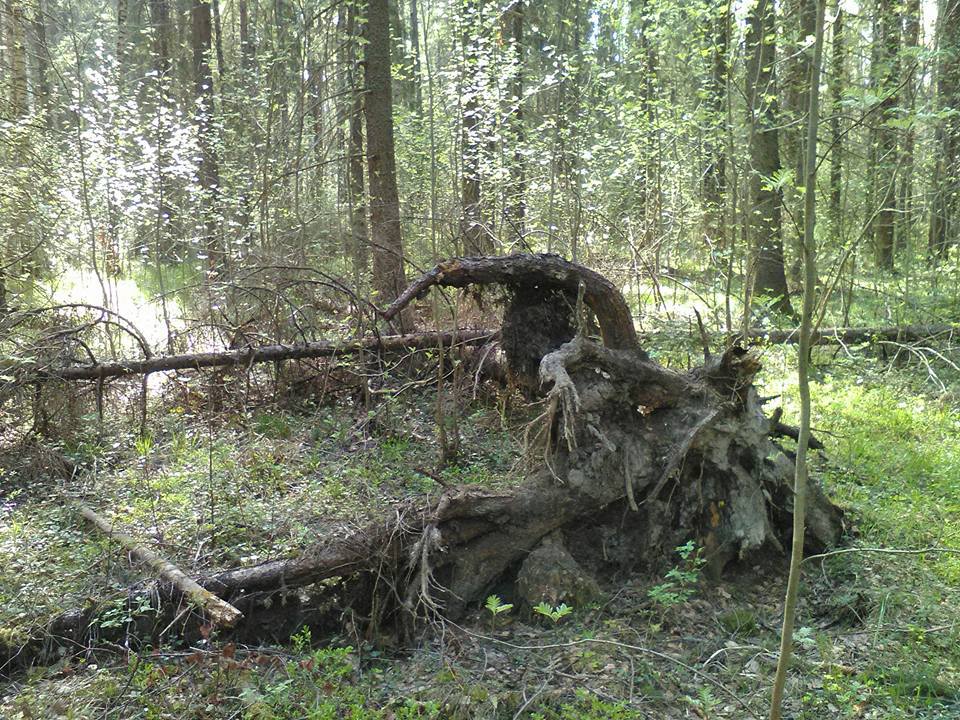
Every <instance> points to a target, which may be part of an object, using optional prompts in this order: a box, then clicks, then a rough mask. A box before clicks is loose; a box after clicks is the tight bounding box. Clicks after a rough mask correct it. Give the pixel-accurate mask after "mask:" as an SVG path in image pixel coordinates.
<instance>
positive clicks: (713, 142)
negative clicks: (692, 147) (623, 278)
mask: <svg viewBox="0 0 960 720" xmlns="http://www.w3.org/2000/svg"><path fill="white" fill-rule="evenodd" d="M729 26H730V19H729V17H728V11H727V9H726V8H724V11H723V12H720V13H717V17H716V19H715V20H714V27H713V48H712V54H713V62H712V68H711V73H710V80H709V83H708V85H707V93H708V99H707V103H708V106H709V108H710V113H711V117H710V125H711V127H712V128H714V132H713V133H712V134H711V135H710V137H709V140H708V141H707V167H706V170H705V171H704V173H703V187H702V193H703V213H704V223H703V229H704V234H705V235H706V238H707V240H708V241H709V242H710V243H711V244H713V245H719V246H720V247H723V246H724V245H725V244H726V243H725V236H726V232H725V225H724V222H723V212H724V200H725V195H726V191H727V177H726V161H727V157H726V153H725V152H724V149H723V128H724V125H725V120H726V118H725V117H724V102H725V101H724V95H725V93H726V89H727V73H728V72H729V68H728V67H727V52H728V47H727V46H728V31H729Z"/></svg>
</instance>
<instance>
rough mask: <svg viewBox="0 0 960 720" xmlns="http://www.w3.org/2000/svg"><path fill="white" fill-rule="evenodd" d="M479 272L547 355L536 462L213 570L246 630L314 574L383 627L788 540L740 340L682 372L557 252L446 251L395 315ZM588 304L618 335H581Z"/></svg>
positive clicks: (770, 448) (326, 589) (587, 274)
mask: <svg viewBox="0 0 960 720" xmlns="http://www.w3.org/2000/svg"><path fill="white" fill-rule="evenodd" d="M471 284H500V285H502V286H504V287H505V288H506V289H507V291H508V298H509V301H508V307H507V309H506V312H505V325H506V326H507V327H505V328H504V332H503V343H504V346H505V347H504V350H505V355H506V357H507V361H508V363H509V364H510V367H511V370H512V372H514V373H515V374H517V375H521V376H523V375H527V376H529V374H530V372H531V364H532V363H534V364H535V366H536V367H537V368H538V382H536V383H530V382H529V377H528V378H527V380H528V386H529V387H530V388H532V389H534V390H536V389H539V392H540V393H541V396H542V401H543V406H544V411H543V413H542V415H541V417H540V418H539V419H538V420H537V421H535V427H532V429H531V436H533V440H532V441H531V450H530V452H531V453H533V454H534V455H533V458H534V459H536V460H537V461H538V463H537V464H538V467H536V469H534V470H533V471H532V472H531V473H530V474H529V476H528V477H527V478H526V479H525V481H524V482H522V483H521V484H520V485H518V486H517V487H515V488H512V489H508V490H504V489H498V490H485V489H478V488H475V487H469V488H465V487H460V488H448V489H446V490H445V492H444V493H443V495H442V496H441V497H440V499H439V500H438V501H436V502H435V503H433V504H430V505H429V506H426V507H424V506H423V504H422V503H421V504H419V505H418V504H416V503H411V504H409V505H407V506H405V507H403V508H397V509H394V510H392V511H391V512H390V513H388V514H387V515H386V516H385V517H384V519H383V520H382V521H380V522H376V523H373V524H372V525H370V526H368V527H366V528H364V529H362V530H360V531H355V532H350V533H341V534H340V535H339V536H338V537H335V538H330V539H329V540H328V541H326V542H324V543H323V545H322V546H320V547H318V548H317V549H316V551H315V552H313V553H310V554H307V555H304V556H303V557H300V558H296V559H291V560H278V561H273V562H268V563H264V564H262V565H258V566H255V567H251V568H242V569H237V570H231V571H227V572H223V573H220V574H218V575H216V576H211V577H207V578H201V579H200V582H201V584H203V585H204V586H205V587H206V588H207V589H209V590H211V591H212V592H215V593H217V594H218V595H219V596H220V597H222V598H224V599H225V600H227V601H228V602H230V603H231V604H233V605H234V606H236V607H237V608H238V609H239V610H240V611H241V612H243V613H244V615H245V616H246V619H245V620H244V621H242V622H241V624H240V626H238V629H237V631H238V632H240V633H243V632H244V625H245V624H255V623H256V622H258V620H257V617H258V615H257V612H256V607H257V606H258V604H261V605H262V604H263V603H262V601H263V600H264V598H269V596H270V595H271V593H274V594H275V593H277V592H289V591H290V590H292V589H294V588H305V587H306V586H313V588H314V590H315V592H316V595H317V597H318V598H320V601H321V602H323V603H326V605H325V606H326V607H328V608H329V612H328V615H330V616H333V615H336V616H338V617H343V616H344V610H347V609H349V610H350V611H351V612H350V613H349V614H350V616H351V617H353V618H359V619H360V620H361V621H363V622H367V623H369V624H370V625H372V626H374V627H383V626H385V625H387V624H390V623H393V624H400V625H403V624H408V623H409V621H410V620H411V619H416V618H419V617H423V616H424V615H427V614H430V613H432V612H439V613H442V614H444V615H446V616H447V617H450V618H456V617H458V616H461V615H462V614H463V613H464V612H465V611H466V610H467V608H468V607H470V606H471V604H474V603H477V602H479V601H482V599H483V598H484V597H485V596H486V594H488V593H489V592H490V591H491V590H492V589H493V588H495V587H496V588H501V587H503V586H504V584H506V583H511V582H515V581H516V580H517V578H518V576H519V578H520V582H519V583H518V585H519V586H520V588H519V590H520V592H521V594H525V595H526V597H523V598H522V599H525V600H526V601H528V602H531V603H533V602H536V601H537V600H538V597H537V596H538V595H539V596H543V597H542V599H546V600H549V601H550V602H551V603H555V602H559V601H563V600H567V601H570V600H574V601H576V600H578V599H579V600H582V599H583V598H584V597H585V596H590V595H593V594H595V591H596V589H597V587H598V586H597V583H596V580H597V579H609V578H611V577H615V576H618V575H619V576H621V577H622V576H623V575H624V574H625V573H628V572H631V571H634V570H638V569H639V570H642V569H649V568H651V567H655V566H656V565H658V564H659V563H660V562H662V561H663V560H664V559H665V558H668V557H669V556H670V555H671V554H672V552H673V549H674V548H675V547H676V546H677V545H679V544H682V543H683V542H685V541H687V540H690V539H693V540H695V541H696V542H697V543H698V544H699V545H700V546H701V547H702V548H703V549H704V552H705V557H706V560H707V561H708V563H709V566H710V567H711V568H712V570H713V572H714V573H715V574H719V573H721V572H722V571H723V570H724V568H725V567H726V566H727V565H728V564H729V563H730V562H731V561H732V560H736V559H738V558H745V557H748V556H749V557H751V559H753V558H755V557H756V553H757V552H759V551H772V552H775V553H783V549H784V548H785V547H787V546H788V545H789V538H790V532H791V511H792V490H791V488H792V483H793V475H794V462H793V460H792V456H791V454H789V453H788V451H786V450H785V449H783V448H781V447H780V445H779V444H778V443H777V442H776V441H775V440H774V439H772V437H771V436H773V435H783V434H784V433H783V427H784V426H783V424H782V423H780V421H779V417H774V418H768V417H767V416H766V415H765V414H764V412H763V409H762V404H761V402H760V399H759V397H758V394H757V392H756V390H755V388H754V386H753V384H752V381H753V378H754V376H755V374H756V373H757V371H758V370H759V369H760V365H759V363H758V362H757V360H756V359H755V358H754V356H753V355H751V354H750V353H749V352H747V351H745V350H743V349H741V348H739V347H732V348H729V349H728V350H726V352H724V353H722V354H720V355H716V356H713V357H712V358H709V359H708V360H707V361H706V362H705V364H704V365H703V366H702V367H698V368H695V369H693V370H690V371H688V372H677V371H674V370H671V369H669V368H666V367H664V366H662V365H660V364H658V363H657V362H655V361H653V360H651V359H650V358H649V356H648V355H647V353H645V352H644V351H643V349H642V348H641V347H640V345H639V343H638V341H637V336H636V333H635V332H634V328H633V325H632V322H631V318H630V313H629V311H628V308H627V305H626V302H625V301H624V299H623V297H622V295H621V293H620V292H619V290H618V289H617V288H616V287H615V286H614V285H613V284H612V283H610V282H609V281H608V280H606V279H605V278H603V277H602V276H600V275H598V274H597V273H595V272H593V271H591V270H588V269H586V268H584V267H581V266H579V265H575V264H573V263H569V262H566V261H564V260H562V259H561V258H559V257H556V256H551V255H539V256H538V255H512V256H509V257H500V258H463V259H456V260H451V261H448V262H446V263H443V264H441V265H438V266H437V267H436V268H434V269H433V270H432V271H430V272H429V273H427V274H426V275H424V276H423V277H422V278H420V279H419V280H417V281H415V282H414V283H413V284H412V285H411V286H410V287H409V288H408V290H407V291H406V292H404V294H403V295H402V296H401V297H400V298H399V299H398V300H397V302H396V303H394V304H393V305H392V306H391V307H390V308H388V309H387V310H386V311H385V313H384V315H385V317H387V318H388V319H389V318H390V317H392V316H394V315H395V314H396V313H397V312H399V311H400V310H401V309H402V308H403V307H404V306H405V305H407V304H409V303H410V302H411V301H412V300H413V299H414V298H416V297H418V296H420V295H422V294H423V293H425V292H426V291H427V290H428V288H430V287H431V286H435V285H439V286H444V285H445V286H453V287H465V286H468V285H471ZM587 310H589V311H590V312H592V313H593V315H594V316H595V319H596V322H597V325H598V327H599V330H600V333H601V335H602V338H603V341H602V342H598V341H595V340H592V339H589V338H588V337H587V336H585V335H584V334H583V333H582V332H579V333H578V331H577V328H578V327H581V328H582V327H583V326H584V322H583V315H586V314H587V312H586V311H587ZM525 339H527V340H529V342H525ZM808 502H809V509H808V518H809V524H808V530H807V538H806V540H807V544H808V547H810V548H811V549H816V550H820V549H822V548H825V547H828V546H831V545H833V544H834V543H836V542H837V540H838V539H839V536H840V533H841V529H842V522H841V520H842V517H841V512H840V511H839V509H837V508H836V507H835V506H834V505H833V504H832V503H831V502H830V501H829V500H828V499H827V498H826V496H825V495H824V494H823V492H822V491H821V490H820V488H819V487H818V486H816V484H815V483H814V484H813V487H811V488H810V494H809V501H808ZM538 559H539V560H538ZM538 561H539V562H541V566H540V567H536V566H533V565H534V563H535V562H538ZM544 563H546V564H547V565H549V564H553V565H555V566H556V567H555V568H549V567H543V564H544ZM334 577H337V578H340V579H341V581H340V582H339V583H338V584H336V585H335V586H331V585H330V584H329V583H325V584H318V583H320V581H322V580H326V579H329V578H334ZM554 585H556V587H554ZM564 586H566V587H564ZM334 587H335V589H333V588H334ZM531 595H533V597H531ZM267 604H269V603H267ZM61 625H62V621H61ZM58 627H59V626H58Z"/></svg>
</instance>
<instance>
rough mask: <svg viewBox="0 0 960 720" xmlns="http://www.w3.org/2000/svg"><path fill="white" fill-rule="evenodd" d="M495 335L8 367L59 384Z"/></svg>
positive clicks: (460, 333)
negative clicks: (59, 382)
mask: <svg viewBox="0 0 960 720" xmlns="http://www.w3.org/2000/svg"><path fill="white" fill-rule="evenodd" d="M495 335H496V333H495V332H493V331H490V330H456V331H447V332H423V333H414V334H409V335H384V336H382V337H370V338H363V339H360V340H348V341H345V342H335V341H329V340H324V341H319V342H311V343H304V344H302V345H259V346H252V347H246V348H241V349H238V350H229V351H224V352H209V353H186V354H183V355H159V356H155V357H152V358H148V359H142V360H121V361H117V362H107V363H97V364H95V365H67V366H64V367H36V366H28V365H23V364H20V365H17V366H15V367H10V368H7V371H8V372H10V373H11V374H13V375H14V377H15V378H16V380H17V381H18V382H24V381H26V380H29V381H34V382H35V381H38V380H44V379H57V380H101V379H104V378H109V377H122V376H127V375H143V374H147V373H154V372H164V371H170V370H198V369H200V368H210V367H249V366H251V365H253V364H255V363H264V362H276V361H279V360H302V359H305V358H322V357H335V356H339V355H349V354H353V353H358V352H361V351H365V352H378V351H397V350H425V349H431V348H436V347H439V346H441V345H443V346H446V347H449V346H451V345H452V344H456V345H480V344H483V343H485V342H487V341H489V340H490V338H491V337H493V336H495Z"/></svg>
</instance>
